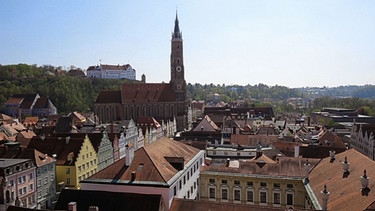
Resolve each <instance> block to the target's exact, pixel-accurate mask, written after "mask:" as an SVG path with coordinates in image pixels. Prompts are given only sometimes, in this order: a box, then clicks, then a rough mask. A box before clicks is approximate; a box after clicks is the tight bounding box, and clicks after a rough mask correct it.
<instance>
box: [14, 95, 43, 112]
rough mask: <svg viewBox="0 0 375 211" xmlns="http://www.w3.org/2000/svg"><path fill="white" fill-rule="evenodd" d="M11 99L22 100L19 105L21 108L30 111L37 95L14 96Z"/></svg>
mask: <svg viewBox="0 0 375 211" xmlns="http://www.w3.org/2000/svg"><path fill="white" fill-rule="evenodd" d="M12 97H13V98H23V101H22V103H21V106H20V107H21V108H23V109H30V108H31V107H32V105H33V103H34V100H35V98H37V97H38V94H14V95H13V96H12Z"/></svg>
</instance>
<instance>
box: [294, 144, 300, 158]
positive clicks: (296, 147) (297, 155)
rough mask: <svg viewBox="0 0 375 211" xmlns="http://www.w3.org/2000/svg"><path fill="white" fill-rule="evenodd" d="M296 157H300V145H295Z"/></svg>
mask: <svg viewBox="0 0 375 211" xmlns="http://www.w3.org/2000/svg"><path fill="white" fill-rule="evenodd" d="M294 157H296V158H298V157H299V145H296V146H294Z"/></svg>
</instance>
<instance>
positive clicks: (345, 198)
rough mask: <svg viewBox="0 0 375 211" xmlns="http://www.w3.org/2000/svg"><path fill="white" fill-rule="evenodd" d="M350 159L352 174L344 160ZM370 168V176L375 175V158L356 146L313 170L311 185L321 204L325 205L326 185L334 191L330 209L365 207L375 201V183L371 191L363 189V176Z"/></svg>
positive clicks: (363, 208)
mask: <svg viewBox="0 0 375 211" xmlns="http://www.w3.org/2000/svg"><path fill="white" fill-rule="evenodd" d="M345 157H346V158H347V161H348V162H349V173H348V174H344V170H343V164H342V162H343V161H344V160H345ZM364 170H366V171H367V176H368V177H369V178H370V181H371V178H373V177H374V175H375V161H373V160H371V159H370V158H368V157H367V156H365V155H363V154H361V153H360V152H358V151H356V150H355V149H349V150H347V151H345V152H342V153H339V154H336V156H335V160H334V161H333V162H331V158H330V157H327V158H325V159H323V160H322V161H321V162H320V163H319V164H318V165H316V166H315V168H314V169H313V170H312V171H311V172H310V176H309V185H310V187H311V189H312V190H313V192H314V194H315V196H316V198H317V199H318V201H319V204H320V205H321V204H322V196H321V191H323V189H324V185H326V186H327V191H328V192H330V196H329V200H328V205H327V206H328V210H365V209H366V208H367V207H368V206H370V205H371V204H372V203H373V202H374V201H375V191H374V189H375V185H374V183H373V182H370V183H369V186H368V188H369V189H368V190H362V189H361V176H363V174H364Z"/></svg>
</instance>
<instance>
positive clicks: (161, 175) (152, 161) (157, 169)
mask: <svg viewBox="0 0 375 211" xmlns="http://www.w3.org/2000/svg"><path fill="white" fill-rule="evenodd" d="M159 141H160V140H159ZM141 148H143V150H144V151H145V153H146V155H147V156H148V158H149V159H150V160H151V163H152V164H153V166H154V168H155V169H156V171H157V172H158V173H159V175H160V177H161V178H163V180H164V182H168V181H167V180H166V179H165V178H164V176H163V174H162V173H161V172H160V171H159V168H157V167H156V165H155V163H156V162H154V160H153V159H152V157H151V156H150V154H149V153H148V151H147V149H146V148H145V147H144V146H143V147H141ZM161 165H162V164H161Z"/></svg>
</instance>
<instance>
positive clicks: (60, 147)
mask: <svg viewBox="0 0 375 211" xmlns="http://www.w3.org/2000/svg"><path fill="white" fill-rule="evenodd" d="M68 139H69V138H68ZM83 142H84V138H70V139H69V141H67V140H66V138H62V137H51V136H46V137H44V139H42V138H41V137H39V136H34V137H33V138H32V139H31V140H30V143H29V145H28V146H27V147H28V148H32V149H37V150H38V151H40V152H42V153H45V154H48V156H52V157H53V156H54V155H56V159H57V162H56V165H74V163H75V161H76V159H77V156H78V153H79V152H80V149H81V147H82V144H83ZM68 155H69V156H71V155H73V160H72V161H68Z"/></svg>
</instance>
